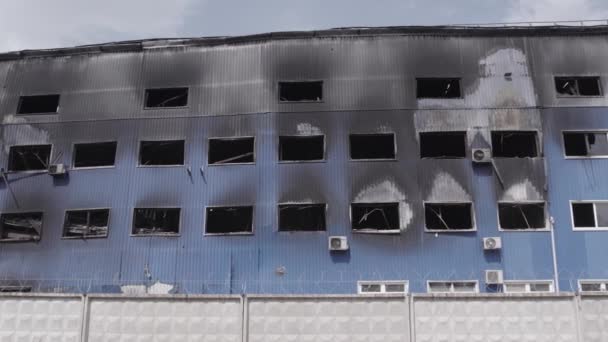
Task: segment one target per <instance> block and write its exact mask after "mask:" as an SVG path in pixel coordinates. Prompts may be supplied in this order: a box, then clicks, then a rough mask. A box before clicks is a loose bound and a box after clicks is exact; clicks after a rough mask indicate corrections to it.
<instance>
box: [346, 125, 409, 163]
mask: <svg viewBox="0 0 608 342" xmlns="http://www.w3.org/2000/svg"><path fill="white" fill-rule="evenodd" d="M388 135H391V136H392V137H393V157H391V158H353V142H352V140H351V138H352V137H377V136H388ZM348 159H349V161H352V162H366V161H396V160H397V134H395V132H381V133H349V134H348Z"/></svg>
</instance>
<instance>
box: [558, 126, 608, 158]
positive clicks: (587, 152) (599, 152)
mask: <svg viewBox="0 0 608 342" xmlns="http://www.w3.org/2000/svg"><path fill="white" fill-rule="evenodd" d="M563 137H564V151H565V154H566V157H579V158H580V157H589V158H593V157H608V132H564V133H563Z"/></svg>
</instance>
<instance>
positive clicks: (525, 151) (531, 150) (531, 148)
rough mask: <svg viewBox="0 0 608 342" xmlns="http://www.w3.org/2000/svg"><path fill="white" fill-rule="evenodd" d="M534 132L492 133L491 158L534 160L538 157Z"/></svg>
mask: <svg viewBox="0 0 608 342" xmlns="http://www.w3.org/2000/svg"><path fill="white" fill-rule="evenodd" d="M536 137H537V134H536V132H524V131H495V132H492V156H493V157H499V158H500V157H504V158H534V157H537V156H538V147H537V143H536V142H537V138H536Z"/></svg>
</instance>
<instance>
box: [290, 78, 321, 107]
mask: <svg viewBox="0 0 608 342" xmlns="http://www.w3.org/2000/svg"><path fill="white" fill-rule="evenodd" d="M322 100H323V82H322V81H312V82H279V101H281V102H321V101H322Z"/></svg>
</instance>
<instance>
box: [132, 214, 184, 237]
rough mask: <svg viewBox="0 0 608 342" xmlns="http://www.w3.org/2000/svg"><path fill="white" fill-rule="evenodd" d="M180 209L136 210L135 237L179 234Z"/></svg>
mask: <svg viewBox="0 0 608 342" xmlns="http://www.w3.org/2000/svg"><path fill="white" fill-rule="evenodd" d="M179 212H180V209H179V208H136V209H135V213H134V215H133V230H132V233H133V235H173V234H177V233H178V232H179Z"/></svg>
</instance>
